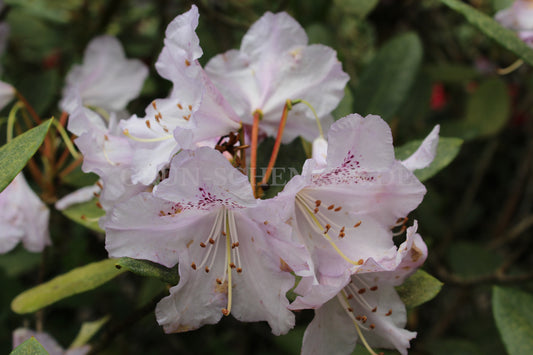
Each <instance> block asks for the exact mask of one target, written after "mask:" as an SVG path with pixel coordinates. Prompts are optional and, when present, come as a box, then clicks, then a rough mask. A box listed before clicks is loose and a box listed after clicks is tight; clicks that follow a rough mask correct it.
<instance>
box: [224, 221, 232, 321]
mask: <svg viewBox="0 0 533 355" xmlns="http://www.w3.org/2000/svg"><path fill="white" fill-rule="evenodd" d="M232 217H233V216H232ZM231 219H233V218H231ZM224 222H225V223H224V229H225V230H226V231H227V232H229V229H230V225H229V221H228V218H227V217H226V213H224ZM230 254H231V238H230V236H229V235H226V265H227V269H226V274H227V275H228V305H227V307H226V308H224V309H222V314H223V315H225V316H227V315H229V314H230V313H231V301H232V288H233V285H232V284H231V266H230V263H229V262H228V261H229V260H230V257H231V256H230Z"/></svg>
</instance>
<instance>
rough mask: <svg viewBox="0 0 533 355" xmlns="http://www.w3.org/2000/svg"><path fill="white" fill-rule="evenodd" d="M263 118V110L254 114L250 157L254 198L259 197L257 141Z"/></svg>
mask: <svg viewBox="0 0 533 355" xmlns="http://www.w3.org/2000/svg"><path fill="white" fill-rule="evenodd" d="M261 118H263V113H262V112H261V110H256V111H255V112H254V123H253V125H252V143H251V152H250V154H251V156H250V184H251V185H252V191H253V193H254V196H255V197H257V196H256V195H257V191H256V181H255V173H256V170H257V140H258V136H259V121H261Z"/></svg>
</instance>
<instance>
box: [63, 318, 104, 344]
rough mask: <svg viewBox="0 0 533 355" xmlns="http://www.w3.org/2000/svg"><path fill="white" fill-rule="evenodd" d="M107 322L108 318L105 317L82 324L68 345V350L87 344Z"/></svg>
mask: <svg viewBox="0 0 533 355" xmlns="http://www.w3.org/2000/svg"><path fill="white" fill-rule="evenodd" d="M108 320H109V317H108V316H106V317H103V318H100V319H98V320H95V321H93V322H85V323H83V324H82V325H81V329H80V331H79V333H78V335H77V336H76V338H75V339H74V341H73V342H72V344H70V348H79V347H82V346H84V345H85V344H87V343H88V342H89V340H91V338H92V337H93V336H94V335H95V334H96V333H98V331H99V330H100V329H101V328H102V327H103V326H104V325H105V324H106V323H107V321H108Z"/></svg>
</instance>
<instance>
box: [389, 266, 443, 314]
mask: <svg viewBox="0 0 533 355" xmlns="http://www.w3.org/2000/svg"><path fill="white" fill-rule="evenodd" d="M442 285H443V284H442V282H440V281H439V280H437V279H436V278H434V277H433V276H431V275H430V274H428V273H427V272H425V271H424V270H417V271H416V272H415V273H414V274H413V275H411V276H409V278H408V279H407V280H405V282H404V283H403V284H401V285H400V286H398V287H396V291H398V294H399V295H400V298H401V299H402V302H403V303H405V306H406V307H407V308H414V307H417V306H420V305H421V304H422V303H425V302H427V301H430V300H431V299H433V298H434V297H435V296H436V295H437V294H438V293H439V292H440V289H441V288H442Z"/></svg>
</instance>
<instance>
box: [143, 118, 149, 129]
mask: <svg viewBox="0 0 533 355" xmlns="http://www.w3.org/2000/svg"><path fill="white" fill-rule="evenodd" d="M144 122H145V123H146V127H148V128H150V121H148V120H146V121H144Z"/></svg>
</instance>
